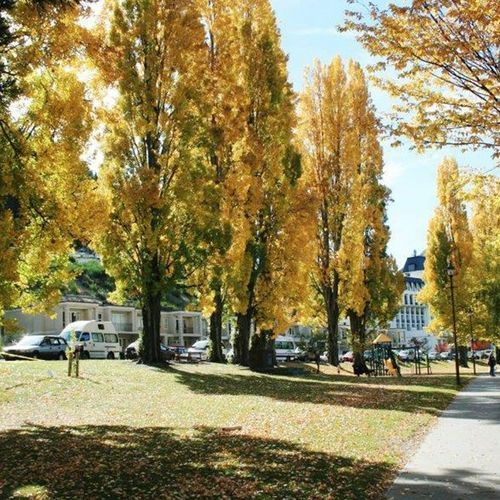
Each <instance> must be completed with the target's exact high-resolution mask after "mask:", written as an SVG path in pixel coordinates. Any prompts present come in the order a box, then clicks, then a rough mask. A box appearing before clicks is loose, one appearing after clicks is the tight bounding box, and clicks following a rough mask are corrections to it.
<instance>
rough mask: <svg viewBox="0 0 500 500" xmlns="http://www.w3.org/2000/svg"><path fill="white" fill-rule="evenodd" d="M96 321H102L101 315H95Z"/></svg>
mask: <svg viewBox="0 0 500 500" xmlns="http://www.w3.org/2000/svg"><path fill="white" fill-rule="evenodd" d="M97 321H102V314H101V313H99V314H98V315H97Z"/></svg>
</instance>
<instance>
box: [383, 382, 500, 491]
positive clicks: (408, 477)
mask: <svg viewBox="0 0 500 500" xmlns="http://www.w3.org/2000/svg"><path fill="white" fill-rule="evenodd" d="M387 498H389V499H399V498H405V499H407V500H410V499H415V500H417V499H428V498H433V499H435V500H441V499H443V500H444V499H446V500H457V499H464V500H465V499H466V498H467V499H472V500H478V499H481V500H482V499H488V500H493V499H500V376H498V374H497V377H495V378H493V377H489V376H487V375H484V376H480V377H478V378H477V379H475V380H474V381H473V382H472V383H471V384H469V386H468V387H467V388H466V389H464V390H463V391H462V392H460V393H459V395H458V396H457V397H456V398H455V400H454V401H453V402H452V403H451V405H450V406H449V407H448V409H447V410H446V411H445V412H444V413H443V414H442V416H441V417H440V418H439V420H438V423H437V425H436V426H435V427H434V428H433V429H432V430H431V432H429V434H427V436H426V437H425V439H424V441H423V443H422V445H421V447H420V449H419V450H418V452H417V453H416V454H415V456H414V457H413V458H412V459H411V460H410V462H409V463H408V464H407V465H406V467H405V468H404V469H403V471H402V472H401V474H400V475H399V477H398V478H397V480H396V482H395V483H394V485H393V486H392V487H391V488H390V490H389V491H388V492H387Z"/></svg>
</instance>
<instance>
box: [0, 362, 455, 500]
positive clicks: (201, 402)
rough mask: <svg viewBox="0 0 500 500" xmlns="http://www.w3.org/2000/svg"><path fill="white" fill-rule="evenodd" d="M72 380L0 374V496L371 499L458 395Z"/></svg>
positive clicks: (127, 366)
mask: <svg viewBox="0 0 500 500" xmlns="http://www.w3.org/2000/svg"><path fill="white" fill-rule="evenodd" d="M49 371H50V372H51V373H52V375H53V376H48V375H47V374H48V372H49ZM81 373H82V378H81V379H74V378H68V377H67V376H66V364H65V363H62V362H43V363H42V362H40V363H30V362H16V363H3V364H2V365H0V394H2V393H7V394H8V395H9V399H8V400H1V399H0V412H1V415H2V420H1V422H0V426H1V428H0V456H2V457H3V456H8V457H9V460H7V462H6V466H4V467H2V468H1V469H0V497H2V498H3V497H7V498H8V497H9V496H12V495H13V494H14V493H15V491H16V490H17V489H18V488H21V487H24V485H26V484H27V482H28V480H29V481H31V483H32V484H36V485H41V487H43V488H46V489H47V495H48V498H74V497H75V492H78V494H77V495H76V496H78V495H84V496H86V497H90V498H120V497H128V496H132V497H135V498H156V497H165V496H167V497H169V498H186V497H189V496H191V497H196V496H201V497H203V496H205V497H207V496H209V497H210V496H220V497H223V496H226V497H231V498H284V497H293V498H297V497H301V498H308V497H312V496H316V497H317V496H322V497H326V498H342V499H344V498H381V497H382V496H383V492H384V491H385V488H386V486H387V485H388V484H389V483H390V481H391V479H392V478H393V477H394V475H395V474H396V472H397V470H398V467H399V466H400V464H401V462H402V460H403V459H404V457H405V456H406V454H408V453H411V451H412V449H413V447H414V446H416V445H418V440H419V439H420V436H421V435H422V433H423V432H424V431H425V429H427V428H428V427H429V426H430V425H432V423H433V421H434V420H435V418H436V415H438V414H439V413H440V412H441V411H442V410H443V409H444V408H445V407H446V406H447V405H448V403H449V402H450V400H451V399H452V398H453V396H454V394H455V393H456V389H455V386H454V379H453V376H452V375H451V374H450V375H441V376H432V377H427V376H420V377H403V378H401V379H396V378H390V377H384V378H366V377H365V378H356V377H352V376H347V375H337V374H332V373H325V372H322V373H320V374H315V373H312V372H310V371H306V372H303V373H302V374H301V375H297V376H291V375H287V374H286V372H282V373H280V374H279V375H269V374H257V373H253V372H250V371H249V370H247V369H244V368H240V367H235V366H225V365H213V364H209V363H205V364H201V365H175V366H173V367H170V368H164V369H162V368H152V367H147V366H143V365H136V364H134V363H131V362H127V361H84V362H82V365H81ZM2 391H3V392H2ZM76 472H77V473H76Z"/></svg>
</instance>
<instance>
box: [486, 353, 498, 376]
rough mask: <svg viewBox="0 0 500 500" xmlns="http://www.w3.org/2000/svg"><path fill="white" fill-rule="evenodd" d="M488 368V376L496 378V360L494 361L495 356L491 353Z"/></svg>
mask: <svg viewBox="0 0 500 500" xmlns="http://www.w3.org/2000/svg"><path fill="white" fill-rule="evenodd" d="M488 366H489V367H490V375H491V376H492V377H496V375H495V370H496V367H497V360H496V359H495V355H494V354H493V351H492V352H491V354H490V357H489V358H488Z"/></svg>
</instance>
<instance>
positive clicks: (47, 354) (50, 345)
mask: <svg viewBox="0 0 500 500" xmlns="http://www.w3.org/2000/svg"><path fill="white" fill-rule="evenodd" d="M66 349H68V344H67V343H66V341H65V340H64V339H63V338H61V337H58V336H56V335H25V336H24V337H23V338H22V339H21V340H20V341H19V342H18V343H17V344H14V345H11V346H8V347H5V348H4V352H5V353H6V354H16V355H18V356H26V357H29V358H40V359H66ZM5 358H6V359H16V358H15V357H10V356H5Z"/></svg>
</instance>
